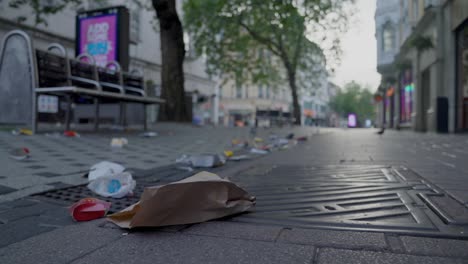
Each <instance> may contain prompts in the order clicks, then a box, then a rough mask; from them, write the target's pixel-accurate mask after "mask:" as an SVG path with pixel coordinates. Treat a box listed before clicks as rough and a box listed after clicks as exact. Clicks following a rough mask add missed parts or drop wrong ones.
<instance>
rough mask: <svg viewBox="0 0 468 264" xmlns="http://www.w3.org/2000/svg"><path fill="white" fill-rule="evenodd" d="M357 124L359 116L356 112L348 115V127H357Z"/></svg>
mask: <svg viewBox="0 0 468 264" xmlns="http://www.w3.org/2000/svg"><path fill="white" fill-rule="evenodd" d="M356 126H357V117H356V115H355V114H349V115H348V127H356Z"/></svg>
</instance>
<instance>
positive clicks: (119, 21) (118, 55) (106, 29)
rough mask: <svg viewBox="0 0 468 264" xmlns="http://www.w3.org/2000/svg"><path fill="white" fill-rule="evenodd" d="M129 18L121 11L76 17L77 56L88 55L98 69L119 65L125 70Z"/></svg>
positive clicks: (94, 11)
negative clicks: (114, 62)
mask: <svg viewBox="0 0 468 264" xmlns="http://www.w3.org/2000/svg"><path fill="white" fill-rule="evenodd" d="M128 45H129V15H128V10H127V9H126V8H125V7H123V6H119V7H111V8H105V9H98V10H92V11H85V12H81V13H78V15H77V17H76V49H75V50H76V55H79V54H82V53H88V54H89V55H91V56H93V58H94V60H95V62H96V64H97V65H98V66H105V65H106V64H107V63H108V62H110V61H118V62H119V63H120V65H121V66H122V68H123V69H124V70H126V69H127V68H128Z"/></svg>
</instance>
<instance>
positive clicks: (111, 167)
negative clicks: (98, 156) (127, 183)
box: [88, 161, 125, 181]
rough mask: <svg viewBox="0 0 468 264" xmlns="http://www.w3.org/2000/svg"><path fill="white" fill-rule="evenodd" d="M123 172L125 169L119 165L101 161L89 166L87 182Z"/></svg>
mask: <svg viewBox="0 0 468 264" xmlns="http://www.w3.org/2000/svg"><path fill="white" fill-rule="evenodd" d="M124 170H125V167H124V166H122V165H120V164H117V163H114V162H109V161H101V162H99V163H96V164H94V165H93V166H91V169H90V170H89V174H88V180H89V181H94V180H96V179H98V178H101V177H104V176H108V175H113V174H117V173H121V172H123V171H124Z"/></svg>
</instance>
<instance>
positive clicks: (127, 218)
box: [108, 172, 255, 229]
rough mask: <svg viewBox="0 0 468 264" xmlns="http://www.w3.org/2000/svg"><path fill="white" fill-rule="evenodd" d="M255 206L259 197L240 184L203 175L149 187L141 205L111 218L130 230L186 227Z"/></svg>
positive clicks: (198, 174)
mask: <svg viewBox="0 0 468 264" xmlns="http://www.w3.org/2000/svg"><path fill="white" fill-rule="evenodd" d="M254 205H255V197H253V196H251V195H249V194H248V193H247V192H246V191H245V190H243V189H242V188H240V187H239V186H237V185H236V184H234V183H232V182H230V181H228V180H225V179H222V178H221V177H219V176H218V175H216V174H213V173H209V172H200V173H197V174H195V175H194V176H192V177H189V178H186V179H184V180H181V181H178V182H174V183H170V184H167V185H162V186H153V187H147V188H145V190H144V191H143V194H142V195H141V197H140V201H139V202H138V203H136V204H133V205H131V206H130V207H127V208H126V209H124V210H122V211H120V212H118V213H115V214H112V215H109V216H108V218H109V220H110V221H111V222H113V223H114V224H116V225H118V226H119V227H121V228H129V229H131V228H135V227H159V226H169V225H182V224H193V223H200V222H205V221H208V220H212V219H217V218H221V217H226V216H229V215H233V214H239V213H242V212H246V211H247V210H249V209H250V208H252V207H253V206H254Z"/></svg>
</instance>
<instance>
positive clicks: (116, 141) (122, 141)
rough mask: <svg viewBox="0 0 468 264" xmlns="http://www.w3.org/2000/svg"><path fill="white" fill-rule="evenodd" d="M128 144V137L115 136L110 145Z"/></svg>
mask: <svg viewBox="0 0 468 264" xmlns="http://www.w3.org/2000/svg"><path fill="white" fill-rule="evenodd" d="M127 144H128V140H127V139H126V138H113V139H112V140H111V144H110V145H111V147H113V148H123V147H124V146H125V145H127Z"/></svg>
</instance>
